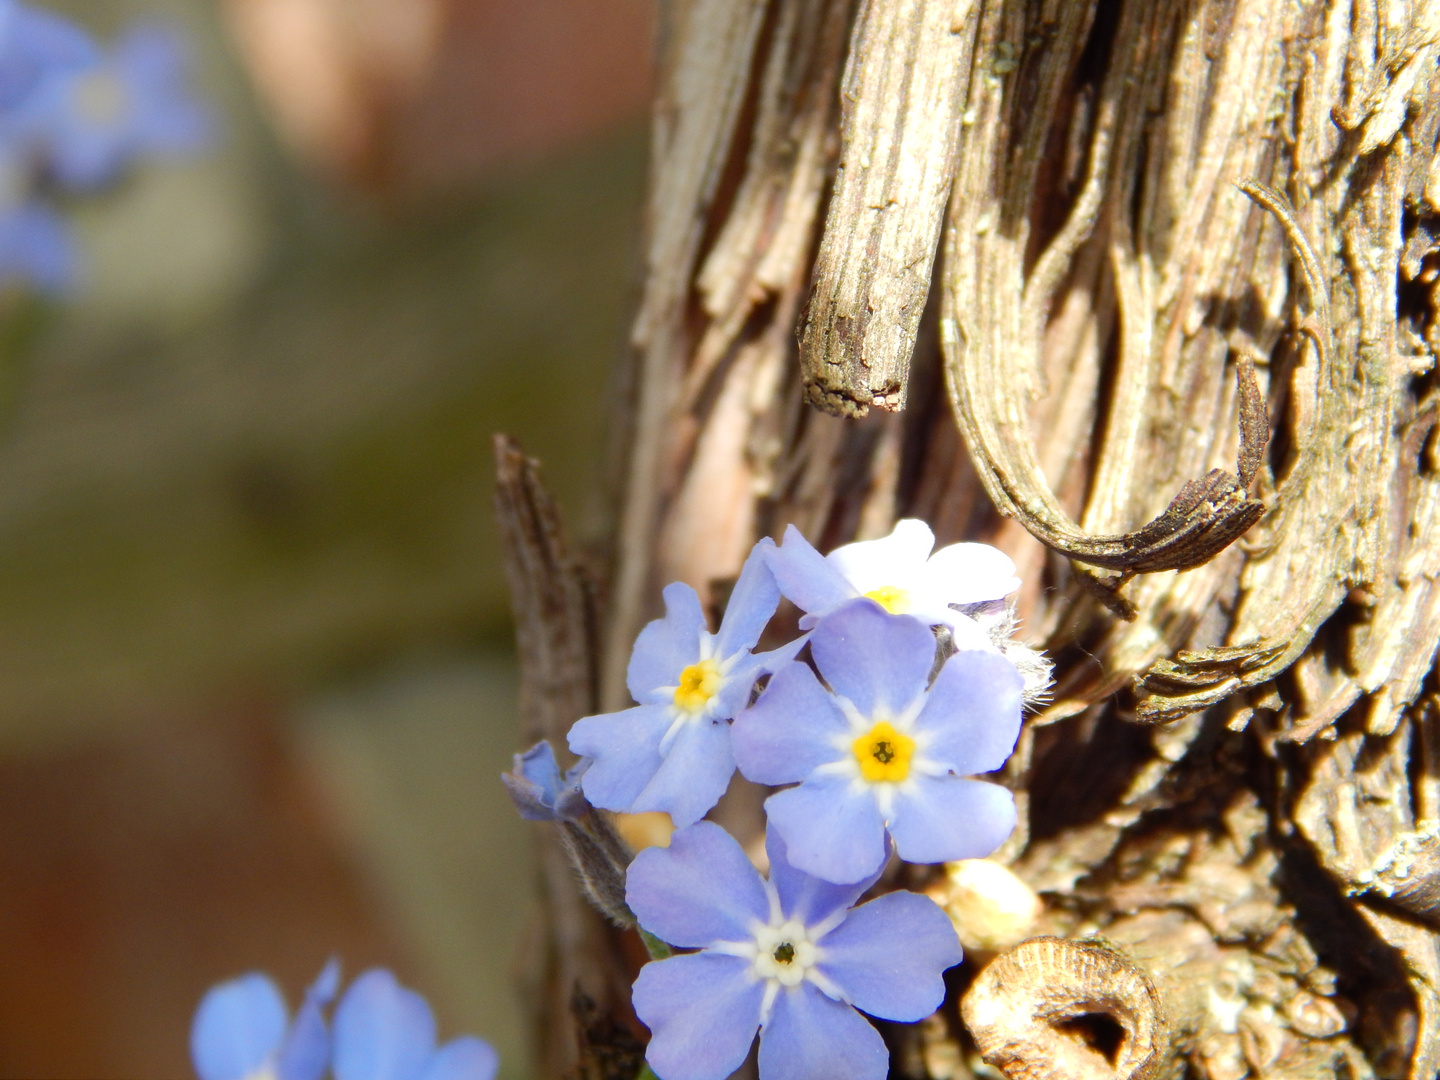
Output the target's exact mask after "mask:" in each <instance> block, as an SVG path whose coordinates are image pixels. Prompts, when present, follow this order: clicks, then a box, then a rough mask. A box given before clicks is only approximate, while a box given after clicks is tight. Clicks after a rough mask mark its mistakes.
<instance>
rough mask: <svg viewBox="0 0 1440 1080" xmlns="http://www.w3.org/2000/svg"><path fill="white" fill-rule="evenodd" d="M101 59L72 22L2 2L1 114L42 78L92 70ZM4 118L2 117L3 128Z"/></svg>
mask: <svg viewBox="0 0 1440 1080" xmlns="http://www.w3.org/2000/svg"><path fill="white" fill-rule="evenodd" d="M99 57H100V50H99V49H98V48H96V45H95V43H94V41H92V40H91V39H90V35H89V34H87V33H85V31H84V30H82V29H80V27H78V26H76V25H75V24H74V23H72V22H71V21H70V20H69V19H65V18H62V17H60V16H59V15H54V14H51V13H50V12H48V11H43V10H40V9H37V8H32V7H30V6H28V5H26V4H23V3H21V2H20V0H0V114H3V112H4V111H5V110H10V109H13V108H14V107H15V106H17V105H19V104H20V103H21V102H22V101H23V100H24V99H25V98H26V97H28V96H29V95H30V94H31V93H32V92H33V91H34V90H35V88H36V87H37V86H38V85H39V84H40V82H41V81H42V80H43V79H46V78H48V77H50V76H53V75H55V74H56V73H59V72H64V71H73V70H75V69H78V68H85V67H89V66H90V65H91V64H94V63H95V62H96V61H97V60H98V59H99ZM4 124H5V118H4V117H3V115H0V127H3V126H4Z"/></svg>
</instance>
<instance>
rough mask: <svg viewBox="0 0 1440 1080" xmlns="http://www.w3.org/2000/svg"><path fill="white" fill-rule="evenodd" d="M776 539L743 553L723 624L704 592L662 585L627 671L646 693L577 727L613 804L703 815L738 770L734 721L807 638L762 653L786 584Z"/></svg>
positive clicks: (684, 819)
mask: <svg viewBox="0 0 1440 1080" xmlns="http://www.w3.org/2000/svg"><path fill="white" fill-rule="evenodd" d="M773 546H774V545H773V544H772V543H771V542H770V541H769V540H762V541H761V542H760V543H759V544H757V545H756V546H755V549H754V550H753V551H752V552H751V553H750V557H749V558H748V559H746V560H745V566H744V568H743V569H742V570H741V572H740V578H739V580H738V581H737V582H736V583H735V590H734V592H732V593H731V595H730V601H729V603H728V604H727V606H726V609H725V617H724V619H723V620H722V621H721V623H720V631H719V633H717V634H711V633H710V632H709V631H708V630H707V629H706V624H705V613H704V612H703V611H702V610H701V607H700V598H699V597H698V596H697V595H696V594H695V590H694V589H692V588H690V586H688V585H685V584H683V583H680V582H676V583H674V584H672V585H669V586H667V587H666V588H665V617H664V618H663V619H656V620H655V621H654V622H652V623H650V624H649V625H648V626H646V627H645V629H644V630H642V631H641V632H640V636H639V637H638V638H637V639H636V640H635V649H634V652H632V653H631V655H630V667H629V671H628V672H627V675H626V680H627V685H628V686H629V689H630V694H631V696H632V697H634V699H635V700H636V701H637V702H639V704H638V705H636V706H635V707H634V708H630V709H625V710H623V711H621V712H615V713H602V714H600V715H598V716H587V717H585V718H583V719H581V720H579V721H577V722H576V724H575V726H574V727H572V728H571V729H570V749H571V750H572V751H574V752H575V753H576V754H580V755H582V756H586V757H591V758H593V759H594V763H593V764H592V765H591V766H590V768H589V769H588V770H587V771H586V773H585V775H584V776H583V777H582V778H581V781H580V783H581V787H582V788H583V789H584V791H585V794H586V796H587V797H588V798H589V799H590V801H591V802H592V803H594V804H595V805H596V806H599V807H602V808H604V809H606V810H619V811H628V812H642V811H647V810H663V811H665V812H666V813H668V814H669V815H670V816H671V817H672V818H674V819H675V823H676V825H680V826H684V825H689V824H691V823H693V822H696V821H699V820H700V818H701V817H702V816H704V814H705V812H706V811H707V810H709V809H710V808H711V807H712V806H714V805H715V803H716V802H718V801H719V799H720V796H721V795H722V794H724V792H725V787H726V785H727V784H729V782H730V777H731V775H732V774H733V773H734V771H735V758H734V755H733V754H732V752H731V749H730V725H729V720H730V719H731V718H732V717H734V716H735V714H736V713H738V712H739V711H740V710H741V709H743V708H744V707H745V706H746V704H747V703H748V702H749V700H750V691H751V690H752V689H753V688H754V686H755V682H756V680H757V679H759V678H760V676H761V675H766V674H769V673H771V672H772V671H774V670H775V669H776V668H777V667H779V666H780V665H781V664H784V663H786V662H788V661H789V660H790V659H791V658H792V657H793V656H794V655H795V654H796V653H797V652H799V651H800V649H801V648H802V647H803V646H804V644H805V639H804V638H800V639H797V640H796V641H792V642H791V643H790V644H789V645H786V646H784V647H782V648H780V649H776V650H775V651H773V652H768V653H760V654H755V653H752V652H751V651H750V650H751V649H752V648H754V646H755V643H756V642H757V641H759V639H760V634H761V632H762V631H763V630H764V629H765V624H766V623H767V622H769V621H770V616H772V615H773V614H775V608H776V607H777V606H778V605H779V603H780V592H779V590H778V589H777V588H776V586H775V580H774V578H773V577H771V574H770V571H769V570H768V569H767V568H766V565H765V558H764V556H765V552H766V551H767V550H768V549H769V548H772V547H773Z"/></svg>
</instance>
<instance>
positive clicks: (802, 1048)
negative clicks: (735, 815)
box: [626, 822, 961, 1080]
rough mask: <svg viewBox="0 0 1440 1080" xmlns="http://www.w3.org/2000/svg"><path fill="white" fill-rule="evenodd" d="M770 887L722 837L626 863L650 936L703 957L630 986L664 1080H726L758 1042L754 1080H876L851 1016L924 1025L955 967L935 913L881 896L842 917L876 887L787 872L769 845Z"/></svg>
mask: <svg viewBox="0 0 1440 1080" xmlns="http://www.w3.org/2000/svg"><path fill="white" fill-rule="evenodd" d="M767 846H768V848H769V854H770V880H769V881H766V880H765V879H763V878H762V877H761V876H760V875H759V873H758V872H757V871H756V870H755V868H754V867H753V866H752V865H751V864H750V862H749V860H748V859H746V857H745V853H744V852H743V851H741V849H740V845H739V844H737V843H736V842H735V840H734V839H732V838H731V837H730V835H729V834H728V833H726V832H725V831H724V830H723V829H721V828H720V827H719V826H718V825H713V824H711V823H710V822H701V823H699V824H698V825H693V826H691V827H690V828H688V829H682V830H680V831H678V832H676V833H675V836H674V838H673V839H672V840H671V843H670V846H669V847H668V848H650V849H647V850H646V851H643V852H641V853H640V854H639V855H637V856H636V857H635V861H634V863H633V864H631V867H630V872H629V883H628V888H627V892H626V895H627V899H628V900H629V903H630V906H631V908H632V909H633V910H634V911H635V914H636V916H637V917H638V918H639V920H640V925H641V926H643V927H644V928H645V929H646V930H648V931H649V932H650V933H652V934H654V935H655V936H656V937H659V938H661V939H662V940H664V941H667V942H669V943H670V944H672V945H676V946H680V947H682V948H698V949H699V950H700V951H699V952H696V953H689V954H686V955H683V956H675V957H671V958H669V959H667V960H659V961H654V962H652V963H649V964H647V965H646V966H645V967H644V968H643V969H641V972H640V977H639V978H638V979H637V980H636V982H635V990H634V1003H635V1012H636V1015H637V1016H639V1017H640V1019H641V1020H642V1021H643V1022H644V1023H645V1025H646V1026H647V1027H649V1028H650V1030H651V1033H652V1035H651V1039H650V1045H649V1047H648V1048H647V1049H646V1052H645V1057H646V1060H647V1061H649V1063H650V1066H651V1068H653V1069H654V1070H655V1073H656V1074H657V1075H658V1076H659V1077H660V1078H661V1080H724V1078H725V1077H727V1076H729V1075H730V1074H731V1073H732V1072H734V1071H735V1070H736V1069H737V1068H739V1066H740V1064H741V1063H742V1062H743V1061H744V1060H745V1056H746V1054H748V1053H749V1051H750V1044H751V1043H752V1042H753V1041H754V1039H755V1033H756V1031H757V1029H758V1030H759V1033H760V1056H759V1066H760V1080H811V1078H814V1080H882V1078H883V1077H884V1076H885V1074H886V1069H887V1065H888V1060H889V1054H888V1052H887V1051H886V1049H885V1044H884V1042H883V1041H882V1040H881V1038H880V1035H879V1033H878V1032H876V1030H875V1029H874V1028H873V1027H871V1026H870V1024H869V1023H867V1022H866V1021H865V1019H864V1018H863V1017H862V1016H860V1014H859V1013H857V1012H856V1011H855V1010H856V1009H863V1010H865V1011H866V1012H868V1013H870V1014H872V1015H874V1016H879V1017H882V1018H884V1019H888V1020H901V1021H915V1020H921V1019H924V1018H925V1017H926V1016H929V1015H930V1014H931V1013H932V1012H934V1011H935V1009H936V1008H938V1007H939V1005H940V1002H941V1001H942V1000H943V999H944V997H945V985H944V981H943V979H942V978H941V975H942V973H943V972H944V970H945V969H946V968H948V967H950V966H952V965H953V964H957V963H959V962H960V958H961V952H960V943H959V941H958V940H957V938H956V937H955V931H954V929H953V928H952V927H951V925H950V920H949V919H948V918H947V917H946V916H945V914H944V912H942V911H941V910H940V909H939V908H938V907H937V906H936V905H935V903H934V902H933V901H931V900H930V899H928V898H926V897H923V896H917V895H915V894H914V893H908V892H895V893H889V894H887V895H885V896H882V897H880V898H879V899H876V900H872V901H870V902H869V903H868V904H863V905H861V906H860V907H858V908H854V909H851V907H850V905H851V904H853V903H854V902H855V901H856V900H857V899H859V897H860V894H861V893H863V892H864V891H865V889H866V888H868V887H869V886H870V885H871V884H872V883H873V880H874V879H873V878H871V879H868V880H864V881H859V882H856V883H855V884H853V885H848V886H837V885H832V884H829V883H827V882H824V881H820V880H817V879H816V878H814V877H811V876H809V875H807V874H804V873H801V872H800V871H798V870H796V869H794V868H793V867H792V866H791V865H790V864H789V863H788V862H787V861H786V856H785V847H784V845H783V844H782V843H781V842H780V840H779V839H778V838H777V837H776V835H775V834H774V832H773V831H772V832H771V833H770V834H769V835H768V837H767Z"/></svg>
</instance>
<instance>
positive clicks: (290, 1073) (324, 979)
mask: <svg viewBox="0 0 1440 1080" xmlns="http://www.w3.org/2000/svg"><path fill="white" fill-rule="evenodd" d="M339 989H340V967H339V965H338V964H337V963H335V962H334V961H333V960H332V961H331V962H330V963H329V964H328V965H326V967H325V970H324V971H322V972H321V973H320V977H319V978H318V979H316V980H315V983H314V985H313V986H311V987H310V989H309V991H308V992H307V993H306V995H305V1001H304V1003H303V1004H302V1005H301V1006H300V1011H299V1012H298V1013H297V1014H296V1016H295V1019H294V1020H293V1022H292V1021H290V1019H289V1017H288V1014H287V1013H286V1009H285V999H284V998H283V997H281V995H280V991H279V989H278V988H277V987H276V986H275V983H274V982H273V981H271V980H270V979H269V978H268V977H267V976H265V975H261V974H259V973H252V974H250V975H242V976H241V977H240V978H238V979H232V980H230V981H229V982H224V983H221V984H220V985H218V986H214V987H212V988H211V989H210V991H209V992H208V993H207V994H206V995H205V997H204V998H203V999H202V1000H201V1002H200V1008H199V1009H198V1010H196V1013H195V1021H194V1023H193V1025H192V1027H191V1030H190V1056H191V1058H192V1060H193V1062H194V1065H195V1072H196V1074H197V1075H198V1076H199V1077H200V1080H320V1078H321V1077H323V1076H324V1075H325V1072H326V1070H327V1068H328V1069H329V1070H330V1072H331V1074H332V1075H333V1076H334V1077H335V1080H494V1076H495V1070H496V1068H497V1066H498V1065H499V1058H498V1057H497V1056H496V1053H495V1050H494V1049H493V1048H492V1047H491V1046H490V1044H489V1043H487V1042H485V1041H484V1040H482V1039H477V1038H474V1037H473V1036H469V1035H464V1036H461V1037H460V1038H458V1039H452V1040H450V1041H449V1042H447V1043H445V1044H444V1045H443V1046H438V1047H437V1046H436V1043H435V1016H434V1014H433V1013H432V1012H431V1011H430V1006H429V1004H428V1003H427V1002H426V1001H425V999H424V998H422V997H421V996H420V995H419V994H417V993H415V992H414V991H413V990H407V989H406V988H405V987H403V986H401V985H400V984H399V983H398V982H396V981H395V976H394V975H392V974H390V972H388V971H385V970H383V969H380V968H376V969H374V970H371V971H367V972H365V974H363V975H361V976H360V977H359V978H357V979H356V980H355V981H354V982H353V983H351V984H350V988H349V989H348V990H346V991H345V995H344V996H343V997H342V998H341V999H340V1003H339V1004H338V1005H337V1006H336V1007H335V1017H334V1025H333V1031H332V1030H331V1027H330V1025H327V1024H326V1022H325V1009H326V1008H327V1007H328V1006H329V1004H330V1002H331V1001H333V1000H334V998H335V995H336V993H337V991H338V990H339Z"/></svg>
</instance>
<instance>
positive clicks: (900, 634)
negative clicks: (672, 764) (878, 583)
mask: <svg viewBox="0 0 1440 1080" xmlns="http://www.w3.org/2000/svg"><path fill="white" fill-rule="evenodd" d="M810 649H811V655H812V656H813V658H814V660H815V666H816V668H817V669H818V670H819V672H820V675H821V676H822V677H823V678H824V680H825V682H826V683H827V684H828V687H827V686H822V685H821V683H820V681H819V680H818V679H817V678H816V677H815V673H814V672H813V671H811V669H810V668H809V667H808V666H806V665H804V664H801V663H797V662H791V663H788V664H786V665H784V666H783V667H782V668H780V669H779V670H778V671H777V672H776V673H775V675H774V677H773V678H772V679H771V680H770V685H769V687H768V688H767V689H766V691H765V693H764V694H763V695H762V696H761V697H760V699H759V701H757V702H756V703H755V704H754V705H753V706H752V707H751V708H749V709H747V710H746V711H745V712H743V713H741V715H740V716H739V717H737V718H736V720H735V723H734V727H733V740H734V750H735V757H736V761H737V762H738V764H739V767H740V771H741V773H742V774H743V775H744V776H745V777H746V778H747V779H750V780H753V781H755V782H756V783H760V784H798V785H799V786H798V787H793V788H789V789H788V790H785V791H781V792H778V793H777V794H775V795H772V796H770V798H769V799H767V800H766V803H765V809H766V813H767V815H768V818H769V824H770V828H771V829H772V830H776V831H778V832H779V834H780V836H781V838H782V839H783V840H784V841H785V847H786V850H787V851H788V853H789V859H790V862H791V864H792V865H794V866H796V867H798V868H799V869H801V870H804V871H805V872H806V873H809V874H814V875H815V876H817V877H820V878H824V879H825V880H827V881H835V882H849V881H859V880H861V879H862V878H865V877H866V876H867V875H869V874H872V873H874V872H875V871H876V870H877V869H878V868H879V867H880V865H881V864H882V863H883V861H884V859H885V833H886V831H887V830H888V831H889V834H890V836H891V838H892V839H893V840H894V842H895V850H896V851H897V852H898V854H899V856H900V858H902V859H904V860H906V861H907V862H917V863H935V862H949V861H952V860H956V859H972V858H979V857H981V856H984V855H988V854H990V853H991V852H992V851H994V850H995V848H996V847H998V846H999V845H1000V844H1001V843H1002V842H1003V841H1004V840H1005V838H1006V837H1007V836H1009V835H1010V832H1011V830H1012V829H1013V828H1014V825H1015V803H1014V799H1013V798H1012V797H1011V795H1010V792H1008V791H1007V790H1005V789H1004V788H1003V787H1000V786H999V785H998V784H991V783H986V782H984V781H980V780H973V779H969V777H970V776H971V775H973V774H976V773H983V772H989V771H990V770H992V769H997V768H999V767H1000V766H1001V765H1002V764H1004V761H1005V759H1006V758H1007V757H1008V756H1009V754H1010V752H1011V750H1012V749H1013V748H1014V746H1015V740H1016V738H1017V737H1018V735H1019V733H1020V708H1021V694H1022V691H1023V689H1024V679H1023V678H1022V677H1021V675H1020V673H1019V672H1018V671H1017V670H1016V669H1015V667H1014V665H1013V664H1011V663H1010V661H1008V660H1007V659H1005V658H1004V657H1003V656H1002V655H1000V654H999V653H997V652H994V651H987V650H978V649H963V648H962V650H961V651H960V652H957V653H955V654H953V655H951V656H950V657H949V658H948V659H947V660H946V661H945V662H944V664H943V665H942V667H941V669H940V671H939V673H938V674H937V675H936V677H935V680H934V683H933V685H929V684H930V672H931V671H932V669H933V668H934V664H935V658H936V643H935V637H934V634H933V633H932V632H931V630H930V629H929V628H928V627H927V626H926V625H925V624H924V623H923V622H921V621H919V620H918V619H915V618H911V617H909V616H897V615H890V614H888V613H886V612H885V611H884V610H883V609H882V608H881V607H880V605H879V604H877V603H875V602H873V601H871V600H868V599H857V600H851V601H849V602H848V603H847V604H845V605H844V606H842V607H840V608H839V609H838V610H835V611H832V612H831V613H829V614H827V615H826V616H825V617H824V618H822V619H820V620H819V623H818V625H817V626H816V627H815V630H814V631H813V632H812V634H811V636H810Z"/></svg>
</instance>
